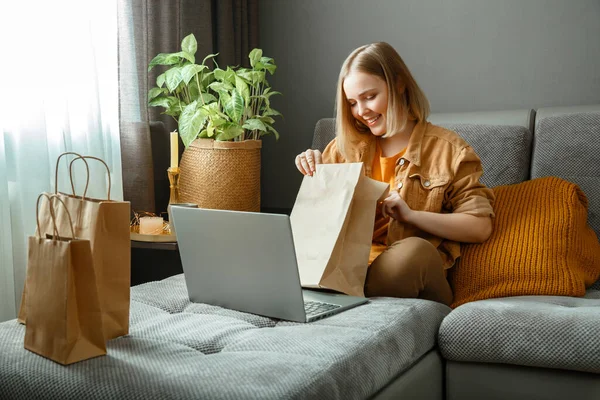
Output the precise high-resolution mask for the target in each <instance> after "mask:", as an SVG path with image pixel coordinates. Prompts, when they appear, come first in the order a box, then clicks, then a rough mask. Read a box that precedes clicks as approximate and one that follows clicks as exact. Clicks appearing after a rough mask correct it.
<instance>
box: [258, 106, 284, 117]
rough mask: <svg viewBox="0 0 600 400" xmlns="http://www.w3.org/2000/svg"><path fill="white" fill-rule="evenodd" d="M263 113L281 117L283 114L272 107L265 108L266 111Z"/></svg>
mask: <svg viewBox="0 0 600 400" xmlns="http://www.w3.org/2000/svg"><path fill="white" fill-rule="evenodd" d="M263 115H266V116H270V115H273V116H276V115H280V116H282V117H283V115H281V113H280V112H279V111H277V110H274V109H272V108H267V111H265V113H264V114H263Z"/></svg>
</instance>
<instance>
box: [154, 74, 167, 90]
mask: <svg viewBox="0 0 600 400" xmlns="http://www.w3.org/2000/svg"><path fill="white" fill-rule="evenodd" d="M164 84H165V74H164V73H162V74H160V75H159V76H157V77H156V86H158V87H162V86H163V85H164Z"/></svg>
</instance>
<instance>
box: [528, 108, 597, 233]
mask: <svg viewBox="0 0 600 400" xmlns="http://www.w3.org/2000/svg"><path fill="white" fill-rule="evenodd" d="M576 110H577V109H574V110H573V112H571V113H556V114H557V115H554V113H552V112H544V109H540V111H539V112H538V117H539V118H538V119H537V120H536V127H535V137H534V149H535V151H534V153H533V159H532V164H531V177H532V178H537V177H541V176H549V175H553V176H558V177H560V178H563V179H566V180H568V181H571V182H573V183H576V184H577V185H579V186H580V187H581V189H582V190H583V191H584V192H585V194H586V196H587V197H588V200H589V203H590V205H589V214H588V222H589V223H590V225H591V226H592V228H593V229H594V230H595V231H596V235H598V237H600V106H598V107H597V112H586V113H578V112H577V111H576Z"/></svg>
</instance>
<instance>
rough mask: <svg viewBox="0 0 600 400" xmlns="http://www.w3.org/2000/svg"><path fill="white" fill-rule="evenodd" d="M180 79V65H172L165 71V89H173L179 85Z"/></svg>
mask: <svg viewBox="0 0 600 400" xmlns="http://www.w3.org/2000/svg"><path fill="white" fill-rule="evenodd" d="M182 80H183V75H181V68H180V67H173V68H171V69H170V70H168V71H167V72H165V82H166V84H167V89H169V91H171V92H172V91H174V90H175V89H176V88H177V86H179V84H180V83H181V81H182Z"/></svg>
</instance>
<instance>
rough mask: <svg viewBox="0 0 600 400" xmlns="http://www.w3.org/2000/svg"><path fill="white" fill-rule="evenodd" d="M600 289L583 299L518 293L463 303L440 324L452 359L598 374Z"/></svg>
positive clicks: (443, 348) (441, 341)
mask: <svg viewBox="0 0 600 400" xmlns="http://www.w3.org/2000/svg"><path fill="white" fill-rule="evenodd" d="M598 332H600V291H596V290H589V291H588V293H587V294H586V296H585V297H583V298H575V297H559V296H517V297H506V298H498V299H489V300H482V301H476V302H472V303H468V304H464V305H462V306H460V307H458V308H456V309H455V310H454V311H452V313H450V314H449V315H448V316H447V317H446V318H445V319H444V321H443V322H442V325H441V327H440V332H439V338H438V339H439V346H440V351H441V353H442V355H443V356H444V357H445V358H446V359H448V360H453V361H464V362H483V363H502V364H514V365H524V366H532V367H543V368H556V369H568V370H576V371H584V372H593V373H600V340H598Z"/></svg>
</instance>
